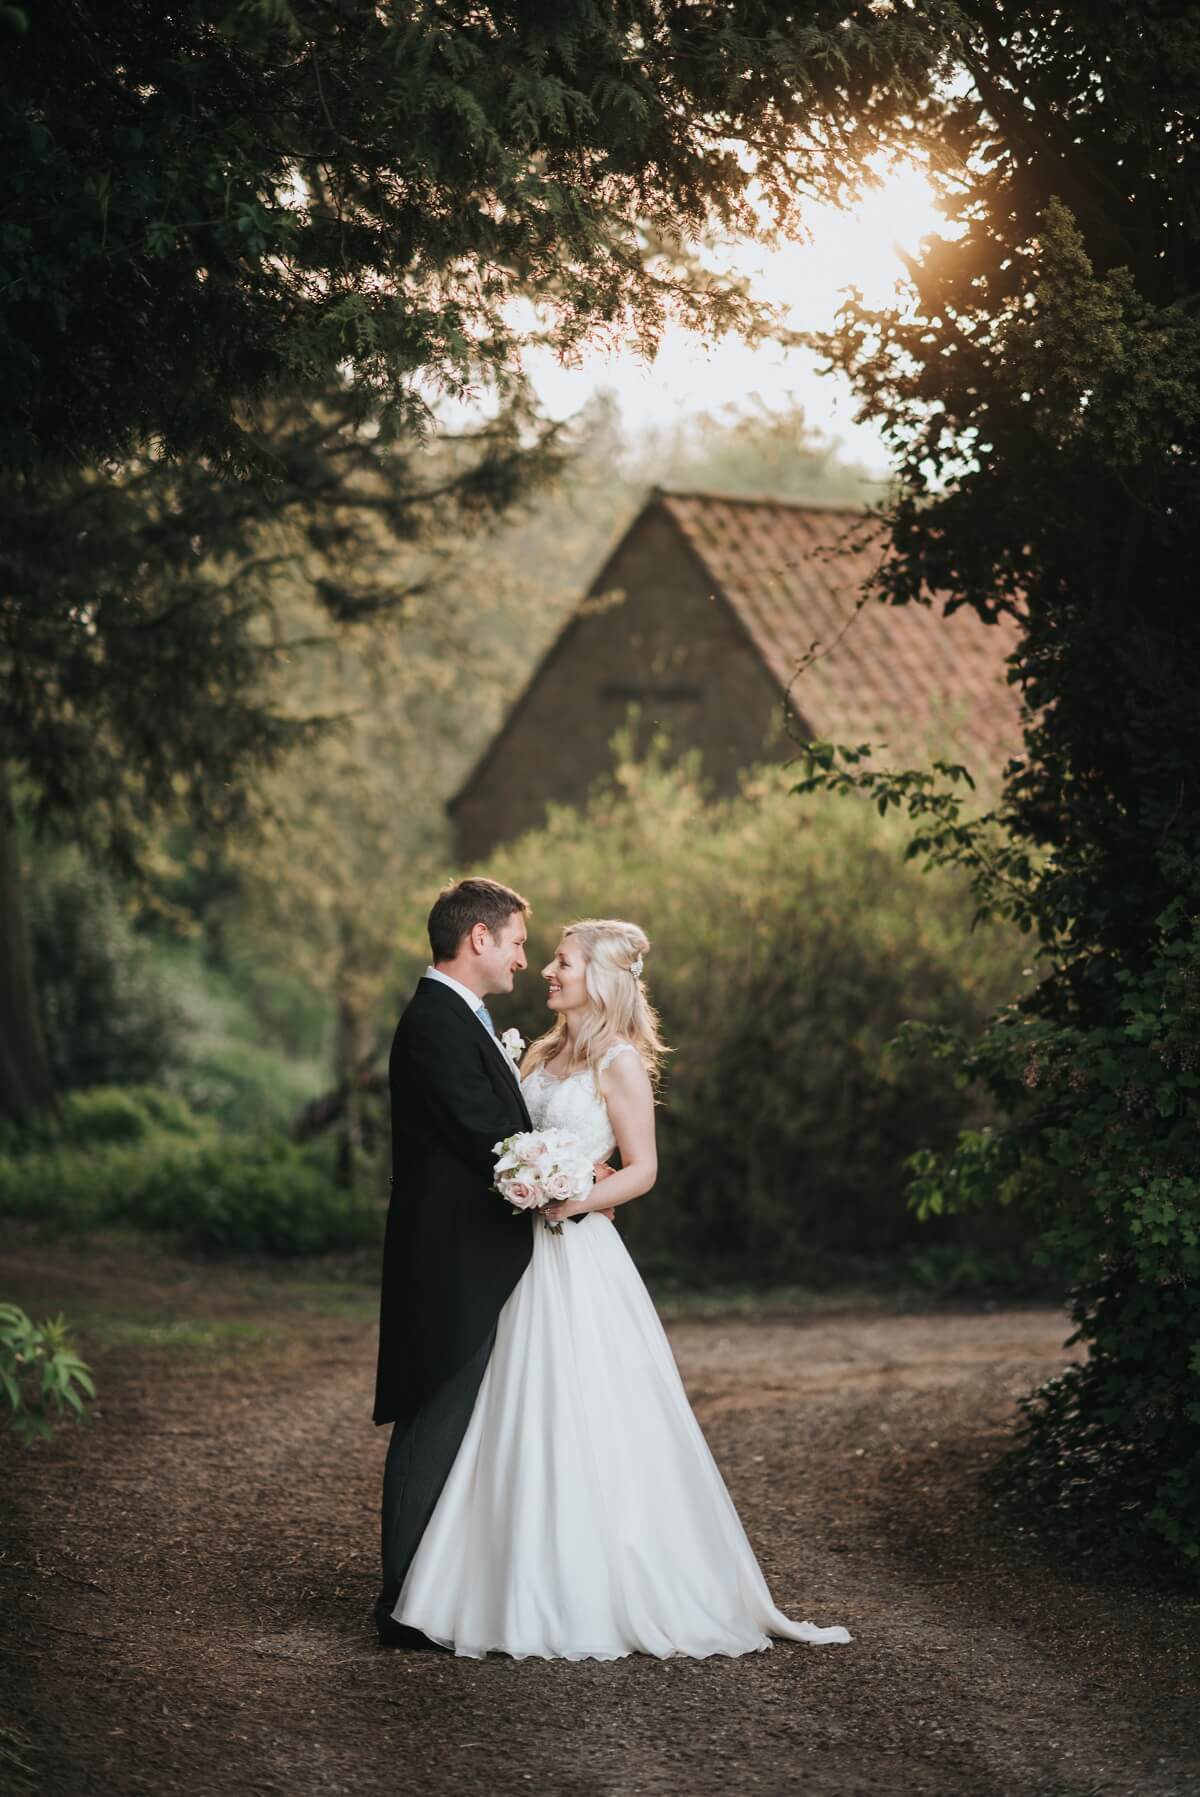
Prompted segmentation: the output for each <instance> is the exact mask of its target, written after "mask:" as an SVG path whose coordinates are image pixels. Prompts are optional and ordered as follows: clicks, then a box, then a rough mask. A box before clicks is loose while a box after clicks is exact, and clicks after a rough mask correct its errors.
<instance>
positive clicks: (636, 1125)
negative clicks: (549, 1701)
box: [392, 918, 850, 1660]
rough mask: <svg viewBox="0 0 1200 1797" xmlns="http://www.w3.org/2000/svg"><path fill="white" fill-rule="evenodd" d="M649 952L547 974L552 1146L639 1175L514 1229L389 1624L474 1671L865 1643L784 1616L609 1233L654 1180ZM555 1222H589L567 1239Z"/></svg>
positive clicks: (620, 949) (608, 941)
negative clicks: (523, 1258) (560, 1132)
mask: <svg viewBox="0 0 1200 1797" xmlns="http://www.w3.org/2000/svg"><path fill="white" fill-rule="evenodd" d="M649 946H650V945H649V942H648V941H647V939H646V937H645V935H644V934H643V932H642V931H641V930H640V929H639V928H638V927H637V925H636V924H631V923H623V922H620V921H618V920H615V919H611V918H601V919H587V920H585V921H583V922H581V923H576V924H572V925H570V926H569V927H568V928H567V929H566V930H565V931H564V932H563V938H562V941H561V942H560V943H559V946H558V949H557V951H556V953H555V955H554V958H553V960H552V961H551V962H550V964H549V965H548V966H547V967H545V968H544V969H543V970H542V977H543V978H544V979H545V981H546V984H547V1000H546V1002H547V1004H548V1006H549V1008H550V1010H551V1011H553V1012H554V1014H555V1022H554V1025H553V1027H552V1028H551V1029H550V1030H549V1031H548V1032H547V1033H546V1034H545V1035H544V1036H542V1037H540V1038H539V1039H538V1041H536V1042H534V1043H533V1044H532V1045H531V1046H530V1048H529V1049H528V1051H527V1053H526V1055H525V1057H524V1060H523V1061H522V1064H521V1083H522V1090H523V1092H524V1096H525V1101H526V1104H527V1106H528V1109H529V1113H530V1116H531V1118H532V1121H533V1124H534V1127H535V1128H536V1129H547V1128H559V1129H568V1130H570V1131H571V1132H572V1133H573V1134H574V1135H575V1136H576V1137H577V1138H578V1139H579V1141H580V1143H581V1145H582V1146H583V1147H584V1148H585V1149H586V1151H587V1153H589V1154H590V1155H591V1156H592V1158H593V1159H594V1160H596V1161H604V1160H606V1159H607V1158H608V1156H609V1155H610V1154H611V1153H612V1151H613V1149H614V1148H618V1149H619V1150H620V1154H621V1168H620V1171H619V1172H614V1173H612V1174H610V1175H609V1176H608V1177H607V1178H605V1179H604V1180H603V1182H602V1183H600V1184H597V1186H595V1187H594V1188H593V1191H592V1193H591V1195H590V1196H589V1197H588V1198H586V1199H581V1200H574V1199H572V1200H569V1201H567V1202H565V1203H562V1204H558V1205H553V1206H550V1207H547V1209H546V1210H544V1211H542V1212H541V1213H538V1214H535V1215H533V1216H532V1217H530V1218H527V1217H525V1216H524V1215H522V1216H521V1217H519V1218H514V1220H513V1224H512V1227H513V1228H514V1229H525V1228H532V1229H533V1231H534V1243H533V1255H532V1258H531V1260H530V1263H529V1265H528V1267H527V1269H526V1271H525V1273H524V1274H523V1276H522V1277H521V1279H520V1280H519V1282H518V1283H517V1285H516V1286H515V1288H514V1289H513V1291H512V1294H511V1296H510V1297H509V1299H508V1301H507V1303H506V1304H505V1306H504V1308H503V1310H502V1311H501V1313H500V1318H499V1322H498V1325H497V1329H496V1339H495V1346H494V1348H493V1350H492V1354H491V1358H490V1360H489V1362H488V1366H487V1370H486V1372H485V1373H484V1376H483V1380H482V1383H481V1384H480V1387H479V1391H478V1395H477V1397H476V1399H475V1407H474V1410H473V1411H472V1414H471V1421H470V1424H469V1425H468V1428H467V1432H466V1434H465V1436H464V1437H463V1441H462V1445H461V1447H460V1448H459V1451H458V1455H457V1458H456V1459H455V1461H454V1465H453V1467H452V1469H451V1471H450V1475H449V1477H448V1479H447V1481H446V1484H445V1485H444V1487H443V1488H442V1493H441V1496H440V1497H439V1499H438V1502H437V1504H436V1506H435V1508H434V1511H433V1514H432V1517H431V1518H430V1521H429V1523H428V1525H427V1527H426V1529H425V1532H424V1534H423V1535H422V1537H421V1541H420V1544H419V1546H418V1548H417V1552H416V1554H415V1556H414V1558H413V1560H412V1563H411V1565H410V1566H409V1569H408V1572H407V1575H406V1577H405V1579H404V1583H403V1586H402V1588H401V1591H400V1596H399V1598H398V1599H397V1602H396V1605H395V1608H394V1609H393V1611H392V1615H393V1617H394V1618H395V1620H396V1621H397V1622H400V1623H404V1624H408V1625H410V1626H411V1627H414V1628H416V1629H419V1630H420V1631H421V1632H422V1633H423V1634H424V1635H426V1636H428V1637H429V1639H430V1640H431V1641H436V1642H439V1643H441V1644H442V1645H443V1646H446V1647H452V1648H453V1649H454V1652H455V1653H456V1654H463V1655H471V1656H475V1657H479V1656H481V1655H483V1654H486V1653H488V1652H489V1651H492V1650H499V1651H501V1652H503V1653H507V1654H511V1655H512V1656H513V1657H514V1658H516V1659H523V1658H525V1657H527V1656H529V1655H540V1656H541V1657H543V1658H546V1659H549V1658H562V1659H568V1660H580V1659H598V1660H610V1659H616V1658H619V1657H620V1656H622V1655H625V1654H629V1653H646V1654H654V1655H658V1656H659V1657H665V1656H667V1655H670V1654H683V1655H689V1656H692V1657H696V1658H703V1657H704V1656H706V1655H708V1654H743V1653H750V1652H754V1651H757V1650H760V1649H762V1648H766V1647H769V1646H770V1645H771V1641H770V1637H771V1636H773V1635H775V1636H782V1637H784V1638H786V1639H788V1640H792V1641H807V1642H834V1641H838V1642H844V1641H849V1639H850V1636H849V1635H848V1633H847V1632H846V1630H845V1629H844V1628H816V1627H814V1626H813V1624H812V1623H809V1622H792V1621H790V1620H789V1619H788V1617H786V1616H784V1615H783V1614H782V1612H781V1611H779V1610H777V1609H776V1608H775V1606H774V1605H773V1603H772V1601H771V1594H770V1592H769V1591H768V1589H767V1584H766V1581H765V1579H764V1578H763V1575H762V1572H761V1570H760V1569H759V1566H758V1562H757V1561H756V1560H755V1558H754V1554H753V1551H752V1549H751V1547H750V1543H749V1542H748V1541H747V1539H746V1535H745V1532H744V1530H743V1529H742V1525H741V1522H740V1521H739V1519H738V1515H737V1511H736V1510H735V1509H734V1506H733V1501H732V1499H731V1498H730V1496H729V1493H728V1491H727V1490H726V1488H725V1482H724V1480H723V1479H722V1477H721V1474H720V1472H719V1471H718V1469H717V1465H716V1462H715V1461H714V1459H713V1457H712V1454H711V1453H710V1451H709V1448H708V1444H707V1442H706V1441H705V1439H704V1436H703V1434H702V1433H701V1431H700V1426H699V1424H698V1423H697V1421H696V1419H695V1417H694V1415H693V1414H692V1410H691V1406H690V1405H689V1403H688V1400H687V1397H686V1395H685V1393H684V1389H683V1385H682V1382H681V1380H680V1377H679V1373H678V1371H677V1369H676V1366H675V1361H674V1357H673V1355H672V1353H671V1349H670V1345H669V1343H668V1341H667V1337H666V1334H665V1332H664V1330H663V1327H662V1324H661V1323H660V1321H659V1319H658V1314H657V1312H656V1311H655V1309H654V1306H653V1304H652V1302H651V1300H650V1296H649V1293H648V1292H647V1291H646V1288H645V1286H644V1285H643V1284H642V1281H641V1278H640V1276H639V1274H638V1272H637V1269H636V1267H635V1266H634V1264H633V1262H632V1260H631V1259H630V1258H629V1255H628V1253H627V1252H626V1249H625V1246H624V1244H623V1242H622V1241H621V1237H620V1235H619V1234H618V1233H617V1230H616V1228H615V1227H614V1225H613V1223H612V1221H611V1211H612V1209H613V1207H615V1206H616V1205H619V1204H627V1203H629V1202H630V1200H631V1199H634V1198H639V1197H641V1196H642V1195H643V1194H644V1193H646V1192H648V1191H649V1190H650V1188H651V1186H652V1185H653V1184H654V1179H655V1174H656V1172H657V1160H656V1154H655V1143H654V1087H653V1081H654V1079H655V1076H656V1074H657V1070H658V1063H659V1060H660V1058H661V1056H662V1054H663V1052H664V1051H663V1045H662V1043H661V1041H660V1040H659V1036H658V1031H657V1028H656V1024H657V1018H656V1016H655V1013H654V1011H653V1009H652V1007H651V1005H650V1003H649V1001H648V999H647V997H646V993H645V988H644V985H643V982H642V978H641V975H642V959H643V956H644V955H645V954H646V953H647V952H648V950H649ZM501 1202H502V1200H501V1199H500V1198H499V1197H497V1199H496V1203H497V1204H499V1203H501ZM542 1218H545V1219H547V1220H548V1221H561V1220H562V1219H563V1218H578V1219H579V1221H578V1222H573V1223H571V1224H570V1225H569V1226H568V1227H567V1228H565V1229H563V1230H562V1231H561V1232H559V1233H555V1232H554V1231H552V1230H550V1229H548V1228H546V1227H545V1224H544V1223H543V1221H542Z"/></svg>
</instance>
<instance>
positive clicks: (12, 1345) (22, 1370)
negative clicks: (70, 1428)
mask: <svg viewBox="0 0 1200 1797" xmlns="http://www.w3.org/2000/svg"><path fill="white" fill-rule="evenodd" d="M0 1394H2V1395H3V1400H4V1407H5V1409H6V1410H7V1413H8V1414H7V1420H6V1423H5V1428H6V1429H8V1430H9V1431H11V1433H12V1434H13V1435H15V1436H16V1437H17V1439H18V1441H20V1442H22V1443H24V1445H25V1446H28V1445H29V1443H30V1442H33V1441H39V1440H45V1439H46V1438H47V1437H48V1436H50V1435H52V1434H53V1433H54V1426H55V1424H56V1423H59V1422H61V1421H62V1420H63V1418H64V1417H67V1416H76V1417H82V1416H83V1415H84V1400H85V1398H94V1397H95V1395H96V1387H95V1386H94V1385H93V1383H92V1377H91V1374H90V1372H89V1370H88V1367H87V1363H86V1362H85V1361H83V1360H81V1359H80V1358H79V1356H78V1354H76V1352H75V1349H74V1346H73V1344H72V1342H71V1340H70V1338H69V1336H68V1334H67V1324H66V1319H65V1318H64V1317H61V1316H60V1317H54V1318H52V1319H51V1320H50V1321H49V1322H46V1323H42V1324H40V1325H39V1324H37V1323H34V1322H32V1321H31V1320H30V1318H29V1317H27V1316H26V1315H25V1312H24V1311H23V1310H19V1309H18V1308H17V1306H16V1305H15V1304H0Z"/></svg>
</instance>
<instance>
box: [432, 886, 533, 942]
mask: <svg viewBox="0 0 1200 1797" xmlns="http://www.w3.org/2000/svg"><path fill="white" fill-rule="evenodd" d="M529 909H530V905H529V900H528V899H523V898H522V897H521V895H520V893H519V892H514V891H513V889H512V887H511V886H501V884H500V882H499V880H484V879H476V880H458V881H456V882H455V884H454V885H453V886H444V887H443V888H442V890H441V892H439V893H438V895H437V898H436V899H435V900H434V902H433V910H432V911H431V912H430V913H429V923H428V929H429V946H430V948H431V949H432V951H433V958H434V961H435V962H436V961H453V959H454V957H455V955H456V954H457V953H458V947H459V944H460V943H461V941H462V939H463V937H464V936H467V935H469V934H470V932H471V931H472V930H473V929H474V928H475V925H476V924H477V923H485V924H486V925H487V927H488V929H489V930H490V931H491V933H492V935H493V936H498V935H499V934H500V931H501V930H502V929H503V928H504V926H505V924H506V923H507V922H508V920H509V918H510V917H511V916H512V914H513V912H514V911H520V912H521V913H522V915H526V914H527V913H528V911H529Z"/></svg>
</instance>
